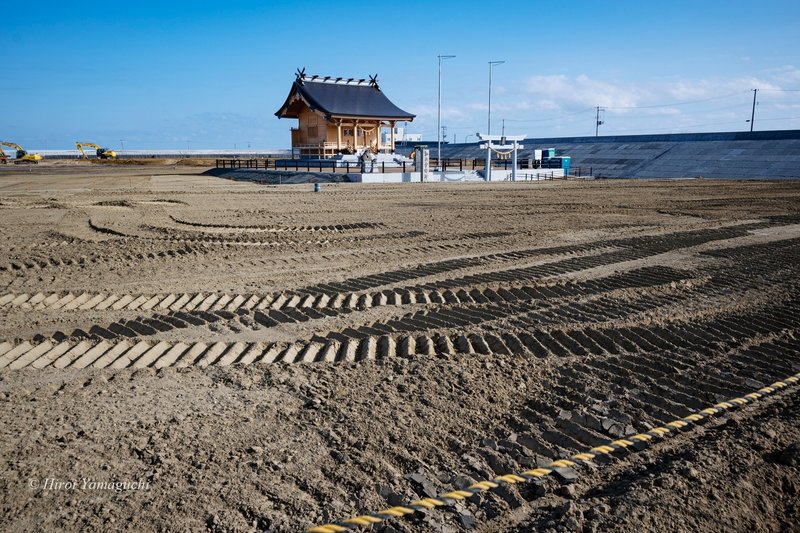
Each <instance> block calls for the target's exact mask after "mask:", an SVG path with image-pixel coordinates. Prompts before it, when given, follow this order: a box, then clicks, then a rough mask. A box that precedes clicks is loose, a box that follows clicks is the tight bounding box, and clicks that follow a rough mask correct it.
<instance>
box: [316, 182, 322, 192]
mask: <svg viewBox="0 0 800 533" xmlns="http://www.w3.org/2000/svg"><path fill="white" fill-rule="evenodd" d="M321 190H322V186H321V185H320V184H319V183H315V184H314V192H319V191H321Z"/></svg>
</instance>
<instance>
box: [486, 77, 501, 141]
mask: <svg viewBox="0 0 800 533" xmlns="http://www.w3.org/2000/svg"><path fill="white" fill-rule="evenodd" d="M503 63H505V61H489V124H488V127H487V129H486V134H487V135H491V134H492V68H494V66H495V65H502V64H503Z"/></svg>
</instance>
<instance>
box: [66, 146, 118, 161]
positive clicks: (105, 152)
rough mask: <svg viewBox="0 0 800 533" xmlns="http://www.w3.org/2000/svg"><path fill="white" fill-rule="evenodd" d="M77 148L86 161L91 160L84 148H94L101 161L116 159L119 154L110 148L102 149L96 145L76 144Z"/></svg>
mask: <svg viewBox="0 0 800 533" xmlns="http://www.w3.org/2000/svg"><path fill="white" fill-rule="evenodd" d="M75 146H76V147H77V148H78V151H79V152H80V153H81V156H82V157H83V158H84V159H89V156H88V155H86V152H84V151H83V148H84V147H86V148H94V149H95V155H96V156H97V157H99V158H100V159H116V158H117V152H115V151H114V150H111V149H109V148H100V147H99V146H98V145H96V144H94V143H82V142H76V143H75Z"/></svg>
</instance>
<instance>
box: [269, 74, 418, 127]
mask: <svg viewBox="0 0 800 533" xmlns="http://www.w3.org/2000/svg"><path fill="white" fill-rule="evenodd" d="M298 99H301V100H302V101H304V102H305V104H306V105H307V106H308V107H309V108H310V109H311V110H312V111H319V112H322V113H324V114H325V115H326V117H327V118H329V119H330V118H331V117H333V116H336V117H355V118H358V117H369V118H383V119H395V120H405V121H411V120H414V115H412V114H411V113H409V112H407V111H403V110H402V109H400V108H399V107H397V106H396V105H394V104H393V103H392V102H391V101H390V100H389V99H388V98H387V97H386V95H385V94H383V92H382V91H381V90H380V87H378V81H377V76H375V77H370V79H369V81H365V80H355V79H349V80H347V79H344V78H331V77H327V78H322V77H319V76H306V75H305V74H303V73H299V74H298V76H297V78H296V79H295V81H294V83H293V84H292V89H291V91H289V96H288V97H287V98H286V101H285V102H284V104H283V105H282V106H281V108H280V109H279V110H278V111H277V112H276V113H275V115H277V116H278V117H280V118H297V113H298V111H299V110H298V109H297V106H296V105H293V104H295V103H296V102H297V101H298Z"/></svg>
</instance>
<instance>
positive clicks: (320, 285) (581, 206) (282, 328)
mask: <svg viewBox="0 0 800 533" xmlns="http://www.w3.org/2000/svg"><path fill="white" fill-rule="evenodd" d="M201 172H202V169H200V170H198V169H197V168H191V167H183V166H180V165H148V166H146V167H144V166H142V167H128V166H122V165H115V166H107V165H88V164H86V165H75V164H72V165H66V164H61V165H59V164H47V163H45V164H41V165H37V166H36V167H30V168H25V167H21V166H10V165H9V166H8V167H7V168H6V167H3V168H0V422H1V424H0V437H1V438H0V458H1V459H0V503H1V504H2V512H1V513H0V529H2V530H4V531H30V530H47V531H50V530H62V531H106V530H131V531H197V530H210V531H264V530H269V531H302V530H303V529H305V528H308V527H312V526H314V525H317V524H322V523H328V522H331V521H334V520H340V519H344V518H348V517H350V516H355V515H359V514H363V513H365V512H371V511H379V510H381V509H385V508H387V507H390V506H394V505H399V504H401V503H407V502H409V501H411V500H416V499H418V498H421V497H431V496H435V495H437V494H441V493H443V492H447V491H450V490H454V489H455V488H463V487H465V486H468V485H470V484H472V483H474V482H475V481H480V480H484V479H491V478H493V477H495V476H497V475H501V474H506V473H510V472H520V471H524V470H526V469H530V468H535V467H537V466H546V465H547V464H549V463H550V462H551V461H553V460H554V459H559V458H565V457H570V456H572V455H574V454H576V453H578V452H582V451H585V450H587V449H589V448H591V447H593V446H597V445H599V444H603V443H605V442H607V441H609V440H613V439H618V438H620V437H624V436H628V435H631V434H633V433H637V432H642V431H648V430H650V429H652V428H653V427H654V426H659V425H661V424H664V423H666V422H668V421H670V420H674V419H676V418H680V417H683V416H686V415H687V414H689V413H691V412H695V411H697V410H699V409H703V408H705V407H707V406H709V405H712V404H714V403H717V402H719V401H722V400H725V399H729V398H733V397H737V396H740V395H743V394H747V393H749V392H751V391H753V390H755V389H758V388H760V387H763V386H764V385H767V384H769V383H772V382H773V381H775V380H779V379H782V378H785V377H787V376H789V375H792V374H795V373H797V372H800V301H798V294H800V282H798V271H800V253H799V252H800V183H796V182H791V181H781V182H765V181H759V182H744V181H743V182H739V181H709V180H686V181H655V180H654V181H626V180H597V181H587V182H574V181H569V182H564V181H561V182H546V183H545V182H542V183H517V184H514V183H496V184H482V183H475V184H403V185H362V184H326V185H323V187H322V192H320V193H314V192H312V191H313V185H282V186H265V185H257V184H253V183H246V182H234V181H230V180H225V179H220V178H216V177H211V176H207V175H203V174H202V173H201ZM798 393H800V391H798V390H797V389H796V388H795V389H791V390H786V391H783V392H781V393H779V394H776V395H774V396H770V397H769V398H766V399H763V400H760V401H759V402H757V403H754V404H753V405H748V406H745V407H744V408H742V409H739V410H737V411H735V412H732V413H731V414H727V415H724V416H720V417H717V418H715V419H714V420H712V421H709V422H708V423H707V424H704V425H702V426H699V427H694V428H693V429H691V430H690V431H686V432H683V433H680V434H679V435H676V436H673V437H670V438H668V439H662V440H658V442H654V443H653V444H652V445H651V446H650V447H649V448H647V449H646V450H644V451H641V452H638V453H630V454H626V455H625V456H624V457H615V458H614V459H613V460H612V461H610V463H609V464H596V465H593V466H591V467H588V468H586V467H581V468H579V469H577V470H576V472H577V478H576V479H574V480H567V479H555V478H548V479H547V480H546V481H545V482H544V483H542V484H533V483H527V484H522V485H515V486H507V487H503V488H502V490H499V491H495V492H486V493H483V494H481V495H478V496H473V497H471V498H469V499H468V500H466V501H464V502H461V503H458V504H456V505H448V506H445V507H443V508H440V509H436V510H431V511H427V512H425V513H416V514H414V515H413V516H410V517H406V518H401V519H394V520H390V521H388V522H386V523H384V524H379V525H376V526H374V527H373V530H374V531H386V532H392V531H401V532H411V531H436V532H460V531H479V532H490V531H499V532H522V531H531V530H545V531H547V530H552V531H638V532H642V531H708V532H711V531H791V530H793V528H796V523H797V517H798V516H800V504H799V503H798V502H800V493H798V491H800V429H798V428H800V420H799V419H798V417H799V416H800V415H798V413H799V411H798V407H799V406H800V403H798V402H799V400H798V396H799V394H798ZM84 480H89V481H86V482H84ZM114 482H124V483H128V485H127V486H125V487H123V489H124V490H120V491H116V490H115V487H114V486H113V485H112V486H110V487H109V485H108V484H109V483H112V484H113V483H114ZM71 483H74V484H75V485H76V486H73V485H71ZM104 483H105V485H104Z"/></svg>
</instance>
